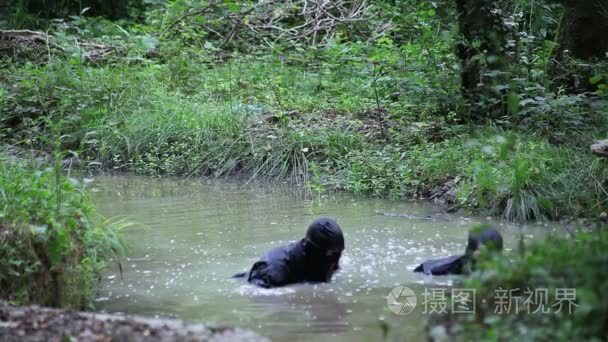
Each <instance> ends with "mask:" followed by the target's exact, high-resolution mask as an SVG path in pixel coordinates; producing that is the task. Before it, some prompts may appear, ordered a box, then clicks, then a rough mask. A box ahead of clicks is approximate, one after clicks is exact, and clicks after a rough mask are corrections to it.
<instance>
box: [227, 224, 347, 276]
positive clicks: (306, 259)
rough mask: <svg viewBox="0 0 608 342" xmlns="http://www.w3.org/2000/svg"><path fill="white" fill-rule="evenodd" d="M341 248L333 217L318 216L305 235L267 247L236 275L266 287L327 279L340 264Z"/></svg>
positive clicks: (342, 242)
mask: <svg viewBox="0 0 608 342" xmlns="http://www.w3.org/2000/svg"><path fill="white" fill-rule="evenodd" d="M343 249H344V237H343V236H342V231H341V229H340V226H338V224H337V223H336V222H335V221H334V220H332V219H325V218H323V219H319V220H316V221H315V222H313V223H312V224H311V225H310V227H309V229H308V232H307V233H306V237H305V238H304V239H302V240H300V241H297V242H293V243H290V244H288V245H286V246H281V247H277V248H274V249H272V250H270V251H269V252H268V253H266V254H264V255H263V256H262V257H261V258H260V260H259V261H257V262H255V263H254V264H253V266H252V267H251V270H250V271H249V272H246V273H240V274H236V275H235V277H247V281H248V282H250V283H252V284H255V285H257V286H260V287H265V288H270V287H277V286H284V285H289V284H295V283H303V282H310V283H318V282H328V281H330V280H331V277H332V275H333V273H334V272H335V271H336V270H338V268H339V261H340V256H341V252H342V250H343ZM328 251H335V253H328ZM328 254H329V255H328Z"/></svg>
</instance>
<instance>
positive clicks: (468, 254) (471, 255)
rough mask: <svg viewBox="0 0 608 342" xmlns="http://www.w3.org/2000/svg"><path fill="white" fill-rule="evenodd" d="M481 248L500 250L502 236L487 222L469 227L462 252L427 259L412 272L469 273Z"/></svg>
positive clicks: (492, 250) (490, 250)
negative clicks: (465, 245)
mask: <svg viewBox="0 0 608 342" xmlns="http://www.w3.org/2000/svg"><path fill="white" fill-rule="evenodd" d="M482 249H486V250H488V251H489V252H500V251H502V236H501V235H500V233H499V232H498V231H497V230H496V229H494V227H492V226H491V225H489V224H483V225H479V226H477V227H475V228H473V229H471V231H470V232H469V237H468V241H467V248H466V249H465V252H464V254H458V255H452V256H449V257H445V258H441V259H433V260H427V261H425V262H423V263H422V264H420V265H419V266H418V267H416V268H415V269H414V272H423V273H424V274H432V275H446V274H467V273H470V272H471V271H472V270H473V268H474V267H475V264H476V262H477V259H478V255H479V253H480V252H481V250H482Z"/></svg>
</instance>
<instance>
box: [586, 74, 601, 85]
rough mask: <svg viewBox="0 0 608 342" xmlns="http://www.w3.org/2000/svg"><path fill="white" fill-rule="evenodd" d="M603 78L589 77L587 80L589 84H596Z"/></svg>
mask: <svg viewBox="0 0 608 342" xmlns="http://www.w3.org/2000/svg"><path fill="white" fill-rule="evenodd" d="M603 78H604V75H595V76H593V77H591V78H590V79H589V82H590V83H591V84H597V83H598V82H600V81H601V80H602V79H603Z"/></svg>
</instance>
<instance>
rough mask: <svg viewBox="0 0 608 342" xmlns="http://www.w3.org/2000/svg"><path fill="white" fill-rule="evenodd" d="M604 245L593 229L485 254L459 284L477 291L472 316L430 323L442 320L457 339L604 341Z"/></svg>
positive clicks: (600, 232) (607, 314) (607, 313)
mask: <svg viewBox="0 0 608 342" xmlns="http://www.w3.org/2000/svg"><path fill="white" fill-rule="evenodd" d="M607 244H608V232H607V231H606V230H605V229H597V230H595V231H593V232H577V233H573V234H572V236H570V237H567V238H566V237H564V236H559V235H554V236H550V237H549V238H547V239H546V240H545V241H542V242H535V243H533V244H532V245H531V246H528V247H527V248H525V250H521V251H520V253H519V254H520V255H517V256H508V257H504V256H503V257H495V258H489V259H488V260H486V261H484V262H483V263H481V265H480V267H479V268H480V269H479V270H478V271H476V272H474V273H473V274H472V276H471V277H470V278H469V279H466V280H465V283H464V284H463V287H464V288H467V289H475V291H476V292H475V300H476V303H475V307H476V312H475V314H474V315H452V316H451V317H447V316H446V317H444V318H446V319H447V320H441V319H440V320H437V321H435V322H434V323H433V324H434V325H435V324H437V323H439V324H444V325H445V326H446V327H447V328H448V332H449V333H450V335H451V339H452V340H459V341H460V340H463V341H470V340H484V341H485V340H489V341H496V340H512V339H516V340H524V341H536V340H563V341H565V340H573V341H580V340H585V341H595V340H597V341H600V340H603V339H605V337H606V324H607V323H608V305H607V303H608V301H607V300H606V293H608V292H607V291H608V278H607V277H606V275H607V273H606V272H605V270H604V267H603V265H605V263H606V262H608V260H607V256H606V253H605V251H606V248H607V247H608V246H607ZM522 253H523V254H522ZM505 289H506V290H507V291H510V292H509V293H508V301H509V302H508V305H509V306H508V307H507V306H501V307H499V308H497V307H498V306H499V305H502V304H497V293H499V292H497V291H504V290H505ZM566 291H569V293H568V292H566ZM507 308H509V309H508V310H507Z"/></svg>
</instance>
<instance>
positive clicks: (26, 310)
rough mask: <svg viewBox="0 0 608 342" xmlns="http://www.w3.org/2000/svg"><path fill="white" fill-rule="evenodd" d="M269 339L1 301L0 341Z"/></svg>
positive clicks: (175, 322) (171, 322) (165, 321)
mask: <svg viewBox="0 0 608 342" xmlns="http://www.w3.org/2000/svg"><path fill="white" fill-rule="evenodd" d="M68 340H75V341H104V342H110V341H117V342H122V341H135V342H138V341H189V342H198V341H251V342H254V341H255V342H258V341H268V339H266V338H264V337H261V336H259V335H257V334H255V333H253V332H251V331H247V330H242V329H239V328H232V327H209V326H205V325H202V324H188V323H184V322H183V321H179V320H172V319H150V318H143V317H137V316H119V315H109V314H100V313H91V312H79V311H66V310H61V309H50V308H40V307H36V306H32V307H14V306H9V305H7V304H6V303H0V341H6V342H12V341H15V342H16V341H25V342H28V341H58V342H59V341H68Z"/></svg>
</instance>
